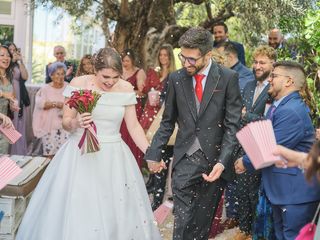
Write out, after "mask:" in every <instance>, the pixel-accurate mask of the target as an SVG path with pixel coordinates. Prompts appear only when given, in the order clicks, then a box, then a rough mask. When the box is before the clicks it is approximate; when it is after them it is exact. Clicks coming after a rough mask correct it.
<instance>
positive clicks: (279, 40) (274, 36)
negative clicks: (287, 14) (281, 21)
mask: <svg viewBox="0 0 320 240" xmlns="http://www.w3.org/2000/svg"><path fill="white" fill-rule="evenodd" d="M268 44H269V46H270V47H273V48H274V49H277V48H283V36H282V34H281V31H280V30H279V29H277V28H274V29H272V30H271V31H270V32H269V35H268Z"/></svg>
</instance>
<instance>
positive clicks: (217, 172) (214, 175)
mask: <svg viewBox="0 0 320 240" xmlns="http://www.w3.org/2000/svg"><path fill="white" fill-rule="evenodd" d="M223 170H224V166H223V165H222V164H221V163H217V164H216V165H214V167H213V168H212V171H211V172H210V173H209V175H207V174H205V173H203V174H202V177H203V179H204V180H206V181H208V182H214V181H215V180H217V179H219V178H220V176H221V174H222V172H223Z"/></svg>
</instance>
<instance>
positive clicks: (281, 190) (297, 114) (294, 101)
mask: <svg viewBox="0 0 320 240" xmlns="http://www.w3.org/2000/svg"><path fill="white" fill-rule="evenodd" d="M271 121H272V125H273V129H274V133H275V137H276V141H277V144H281V145H283V146H285V147H287V148H290V149H293V150H296V151H302V152H307V151H309V149H310V147H311V145H312V144H313V141H314V129H313V125H312V122H311V119H310V117H309V114H308V110H307V107H306V105H305V104H304V102H303V101H302V100H301V97H300V95H299V93H298V92H293V93H291V94H289V95H288V96H286V97H285V98H284V99H283V100H282V101H281V103H280V105H279V106H278V107H277V108H276V110H275V111H274V113H273V115H272V118H271ZM244 163H245V166H249V165H250V161H249V159H248V158H247V156H245V157H244ZM262 182H263V187H264V189H265V192H266V195H267V197H268V198H269V200H270V202H271V203H272V204H274V205H291V204H301V203H308V202H313V201H318V200H320V186H319V185H318V184H317V183H316V182H314V183H308V182H307V181H306V179H305V176H304V174H303V172H302V171H301V170H300V169H299V168H296V167H294V168H292V167H290V168H287V169H284V168H277V167H275V166H271V167H267V168H264V169H262Z"/></svg>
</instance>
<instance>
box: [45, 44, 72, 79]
mask: <svg viewBox="0 0 320 240" xmlns="http://www.w3.org/2000/svg"><path fill="white" fill-rule="evenodd" d="M53 55H54V56H55V58H56V62H62V63H64V65H66V68H67V71H66V75H65V77H64V81H66V82H70V81H71V80H72V79H73V78H74V76H75V74H76V72H77V67H76V65H75V64H74V63H72V62H70V61H67V60H65V56H66V50H65V48H64V47H63V46H60V45H58V46H55V47H54V48H53ZM50 64H51V63H49V64H48V65H47V66H46V83H49V82H51V81H52V80H51V78H50V76H49V66H50Z"/></svg>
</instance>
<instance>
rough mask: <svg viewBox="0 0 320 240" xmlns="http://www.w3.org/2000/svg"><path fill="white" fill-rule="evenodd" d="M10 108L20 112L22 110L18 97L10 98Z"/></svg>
mask: <svg viewBox="0 0 320 240" xmlns="http://www.w3.org/2000/svg"><path fill="white" fill-rule="evenodd" d="M10 110H11V111H13V112H18V111H19V110H20V107H19V102H18V100H17V99H15V98H12V99H10Z"/></svg>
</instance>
